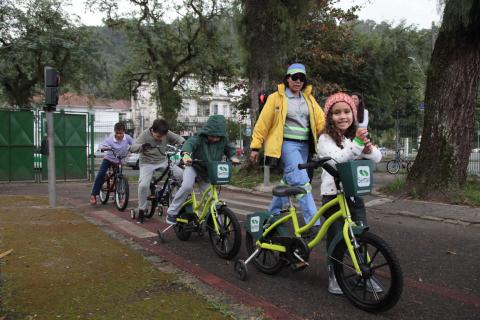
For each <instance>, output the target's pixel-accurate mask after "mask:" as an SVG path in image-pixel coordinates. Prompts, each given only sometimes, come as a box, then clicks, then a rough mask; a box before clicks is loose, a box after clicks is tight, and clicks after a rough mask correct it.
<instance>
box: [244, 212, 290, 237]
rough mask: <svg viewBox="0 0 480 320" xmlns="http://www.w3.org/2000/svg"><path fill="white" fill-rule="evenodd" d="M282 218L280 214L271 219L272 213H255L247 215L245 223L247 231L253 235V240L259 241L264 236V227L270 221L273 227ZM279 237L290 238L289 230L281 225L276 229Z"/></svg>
mask: <svg viewBox="0 0 480 320" xmlns="http://www.w3.org/2000/svg"><path fill="white" fill-rule="evenodd" d="M280 217H281V215H280V214H277V215H273V216H272V217H271V218H270V212H266V211H262V212H255V213H252V214H249V215H247V220H246V221H245V230H247V232H248V233H250V234H251V235H252V238H253V239H254V240H255V241H257V240H258V239H259V238H260V236H261V235H262V234H263V231H264V225H265V223H266V222H267V220H268V219H269V218H270V220H269V221H268V224H269V225H271V224H272V223H274V222H275V221H277V220H278V219H279V218H280ZM276 231H277V235H280V236H288V230H287V229H286V228H285V227H284V226H283V225H280V226H278V227H277V228H276Z"/></svg>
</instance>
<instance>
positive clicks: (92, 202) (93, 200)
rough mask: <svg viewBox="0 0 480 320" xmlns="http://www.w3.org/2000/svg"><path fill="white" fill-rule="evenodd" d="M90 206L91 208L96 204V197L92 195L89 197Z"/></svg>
mask: <svg viewBox="0 0 480 320" xmlns="http://www.w3.org/2000/svg"><path fill="white" fill-rule="evenodd" d="M90 204H91V205H92V206H94V205H96V204H97V196H94V195H91V196H90Z"/></svg>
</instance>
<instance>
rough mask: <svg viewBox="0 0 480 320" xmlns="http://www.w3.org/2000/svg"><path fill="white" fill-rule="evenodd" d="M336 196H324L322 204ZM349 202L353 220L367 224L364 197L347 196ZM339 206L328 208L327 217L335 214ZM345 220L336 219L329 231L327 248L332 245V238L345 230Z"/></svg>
mask: <svg viewBox="0 0 480 320" xmlns="http://www.w3.org/2000/svg"><path fill="white" fill-rule="evenodd" d="M335 197H336V196H333V195H332V196H323V197H322V204H325V203H327V202H328V201H330V200H332V199H335ZM347 204H348V208H349V209H350V214H351V215H352V220H353V221H355V222H356V223H357V224H364V225H366V224H367V210H366V209H365V202H363V199H362V198H360V197H353V200H352V199H351V198H347ZM338 210H339V208H338V206H334V207H332V208H330V209H329V210H327V211H326V212H325V214H324V215H323V216H324V217H325V219H327V218H329V217H330V216H331V215H333V214H334V213H335V212H336V211H338ZM343 224H344V223H343V220H341V219H339V220H337V221H335V222H334V223H333V224H332V225H331V226H330V228H329V229H328V232H327V250H328V247H329V246H330V243H331V242H332V240H333V239H334V238H335V236H336V235H337V233H339V232H342V230H343Z"/></svg>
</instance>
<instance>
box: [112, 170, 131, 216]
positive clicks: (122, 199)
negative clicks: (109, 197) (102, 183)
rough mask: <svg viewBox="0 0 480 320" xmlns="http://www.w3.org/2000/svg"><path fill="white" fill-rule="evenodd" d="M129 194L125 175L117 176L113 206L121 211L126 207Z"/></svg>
mask: <svg viewBox="0 0 480 320" xmlns="http://www.w3.org/2000/svg"><path fill="white" fill-rule="evenodd" d="M129 195H130V188H129V186H128V180H127V179H125V177H120V178H118V180H117V188H116V189H115V206H116V207H117V209H118V210H120V211H123V210H125V209H126V208H127V206H128V198H129Z"/></svg>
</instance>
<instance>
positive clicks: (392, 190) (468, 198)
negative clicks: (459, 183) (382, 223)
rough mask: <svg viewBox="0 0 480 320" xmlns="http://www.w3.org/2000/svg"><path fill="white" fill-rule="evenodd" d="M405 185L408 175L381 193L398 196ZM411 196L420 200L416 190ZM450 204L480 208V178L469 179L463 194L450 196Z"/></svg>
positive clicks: (458, 193) (386, 187) (395, 181)
mask: <svg viewBox="0 0 480 320" xmlns="http://www.w3.org/2000/svg"><path fill="white" fill-rule="evenodd" d="M405 183H406V175H404V176H399V177H398V178H395V180H394V181H393V182H391V183H389V184H388V185H386V186H385V187H383V188H382V189H381V191H382V192H385V193H387V194H398V193H399V192H401V191H402V190H403V189H404V187H405ZM410 196H411V197H412V198H418V195H417V194H416V192H415V190H412V191H411V192H410ZM450 203H452V204H468V205H472V206H480V177H475V176H471V177H468V179H467V182H466V184H465V187H464V189H463V190H462V191H461V192H457V193H455V194H452V195H450Z"/></svg>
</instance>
